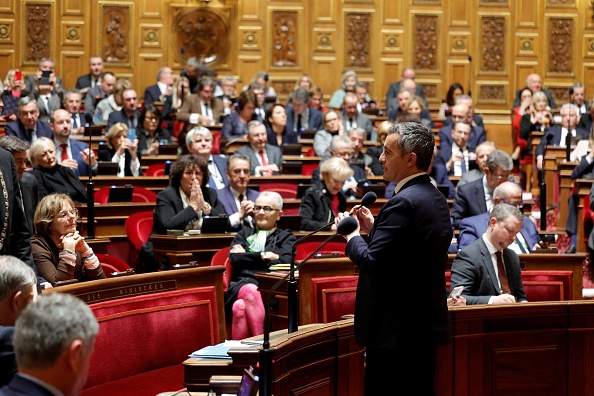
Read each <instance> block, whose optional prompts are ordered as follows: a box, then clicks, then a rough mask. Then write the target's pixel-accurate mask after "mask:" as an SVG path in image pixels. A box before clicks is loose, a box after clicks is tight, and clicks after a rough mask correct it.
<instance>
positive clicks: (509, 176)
mask: <svg viewBox="0 0 594 396" xmlns="http://www.w3.org/2000/svg"><path fill="white" fill-rule="evenodd" d="M493 176H495V177H496V178H497V180H507V181H513V180H514V175H512V174H510V173H507V174H505V175H498V174H497V173H493Z"/></svg>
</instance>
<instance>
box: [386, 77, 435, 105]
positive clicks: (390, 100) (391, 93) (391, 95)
mask: <svg viewBox="0 0 594 396" xmlns="http://www.w3.org/2000/svg"><path fill="white" fill-rule="evenodd" d="M401 83H402V81H397V82H395V83H392V84H390V86H389V87H388V92H387V93H386V107H387V111H388V113H389V112H390V111H391V110H392V109H397V108H398V92H400V84H401ZM415 95H417V96H420V97H421V99H423V103H425V108H426V109H428V108H429V104H428V103H427V99H425V93H424V92H423V87H422V86H421V84H417V88H416V91H415Z"/></svg>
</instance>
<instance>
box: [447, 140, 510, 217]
mask: <svg viewBox="0 0 594 396" xmlns="http://www.w3.org/2000/svg"><path fill="white" fill-rule="evenodd" d="M513 166H514V164H513V160H512V158H511V156H510V155H509V154H508V153H506V152H505V151H503V150H495V151H493V152H492V153H491V154H489V156H488V157H487V162H486V164H485V167H484V168H483V172H484V174H485V175H484V176H483V177H482V178H480V179H478V180H475V181H473V182H470V183H467V184H465V185H463V186H461V187H460V188H458V190H457V191H456V196H455V197H454V206H453V208H452V222H453V224H454V228H456V229H458V228H460V221H462V219H465V218H467V217H470V216H476V215H480V214H482V213H485V212H490V211H491V209H492V208H493V190H495V187H497V186H498V185H500V184H501V183H503V182H505V181H508V180H509V179H510V176H511V171H512V168H513Z"/></svg>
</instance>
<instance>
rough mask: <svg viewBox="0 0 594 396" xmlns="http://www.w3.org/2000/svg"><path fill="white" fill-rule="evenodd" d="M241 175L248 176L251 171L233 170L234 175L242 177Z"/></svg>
mask: <svg viewBox="0 0 594 396" xmlns="http://www.w3.org/2000/svg"><path fill="white" fill-rule="evenodd" d="M241 173H245V174H246V175H249V174H250V170H249V169H233V174H234V175H240V174H241Z"/></svg>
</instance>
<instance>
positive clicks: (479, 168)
mask: <svg viewBox="0 0 594 396" xmlns="http://www.w3.org/2000/svg"><path fill="white" fill-rule="evenodd" d="M495 149H496V147H495V143H493V142H491V141H485V142H482V143H481V144H479V145H478V146H477V147H476V168H474V169H470V170H468V172H466V173H464V174H463V175H462V177H461V178H460V180H459V181H458V183H457V184H456V188H458V187H460V186H463V185H465V184H466V183H470V182H471V181H474V180H477V179H481V178H482V177H483V176H484V172H483V171H484V169H485V164H486V163H487V157H488V156H489V154H491V153H492V152H493V151H495Z"/></svg>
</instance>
